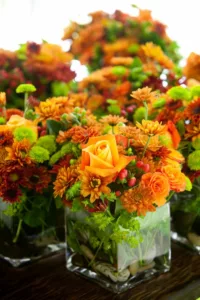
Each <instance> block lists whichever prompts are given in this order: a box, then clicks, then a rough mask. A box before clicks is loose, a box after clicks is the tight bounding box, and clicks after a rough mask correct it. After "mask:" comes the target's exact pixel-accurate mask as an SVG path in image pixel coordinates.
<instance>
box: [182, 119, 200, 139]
mask: <svg viewBox="0 0 200 300" xmlns="http://www.w3.org/2000/svg"><path fill="white" fill-rule="evenodd" d="M185 128H186V134H185V138H186V139H192V140H195V139H196V138H200V123H199V124H197V125H195V124H193V123H191V124H189V125H186V126H185Z"/></svg>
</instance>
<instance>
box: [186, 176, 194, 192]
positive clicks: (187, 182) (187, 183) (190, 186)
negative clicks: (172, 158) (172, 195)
mask: <svg viewBox="0 0 200 300" xmlns="http://www.w3.org/2000/svg"><path fill="white" fill-rule="evenodd" d="M185 179H186V187H185V190H186V191H191V190H192V182H191V181H190V179H189V178H188V177H187V176H186V178H185Z"/></svg>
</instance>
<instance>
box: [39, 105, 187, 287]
mask: <svg viewBox="0 0 200 300" xmlns="http://www.w3.org/2000/svg"><path fill="white" fill-rule="evenodd" d="M41 104H43V105H44V104H45V103H41ZM126 123H127V120H126V119H125V118H124V117H118V116H115V117H113V116H105V117H102V118H100V119H99V121H97V120H96V119H95V118H94V116H92V115H91V114H89V115H87V112H86V111H85V110H84V109H82V108H75V109H74V110H73V111H71V112H70V113H67V114H64V115H63V116H62V118H61V119H60V120H59V121H58V120H57V123H56V124H57V125H56V126H58V128H60V130H59V131H58V135H57V138H56V141H57V143H58V144H59V145H60V150H59V151H58V152H57V153H56V154H54V155H53V157H52V160H53V161H54V162H55V161H56V160H57V159H58V158H60V157H61V155H65V157H64V159H62V160H61V161H60V163H59V164H58V163H56V164H57V167H56V172H57V176H56V179H55V181H54V197H55V198H56V201H62V202H64V203H65V205H66V242H67V251H66V259H67V268H68V269H69V270H70V271H73V272H76V273H79V274H82V275H84V276H86V277H88V278H91V279H93V280H95V281H97V282H98V283H100V284H101V285H102V286H104V287H106V288H108V289H110V290H113V291H115V292H121V291H123V290H126V289H127V288H129V287H131V286H133V285H135V284H136V283H137V282H138V280H139V281H141V280H143V279H145V278H148V277H150V276H151V275H152V274H155V273H160V272H166V271H168V270H169V268H170V216H169V207H168V204H167V201H168V200H169V198H170V197H171V194H172V193H173V191H177V192H178V191H184V190H185V188H186V177H185V175H184V174H183V173H182V172H181V164H182V163H183V161H184V158H183V156H182V155H181V154H180V153H179V152H177V151H176V150H174V149H173V148H169V147H167V146H163V144H162V142H161V140H160V136H165V134H166V135H167V134H168V131H167V126H165V125H161V124H160V123H159V122H154V121H149V120H143V122H142V123H139V122H138V123H137V124H136V126H129V125H126ZM54 125H55V124H54Z"/></svg>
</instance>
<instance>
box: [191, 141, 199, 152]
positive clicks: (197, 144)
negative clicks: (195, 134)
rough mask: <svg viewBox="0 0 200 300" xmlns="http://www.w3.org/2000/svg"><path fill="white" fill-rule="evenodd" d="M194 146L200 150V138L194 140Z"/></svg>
mask: <svg viewBox="0 0 200 300" xmlns="http://www.w3.org/2000/svg"><path fill="white" fill-rule="evenodd" d="M192 147H193V148H194V149H195V150H200V138H197V139H195V140H194V141H192Z"/></svg>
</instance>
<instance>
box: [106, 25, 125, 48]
mask: <svg viewBox="0 0 200 300" xmlns="http://www.w3.org/2000/svg"><path fill="white" fill-rule="evenodd" d="M121 32H123V25H122V23H121V22H118V21H115V20H110V21H108V22H107V24H106V40H107V41H108V42H111V43H112V42H114V41H115V40H116V39H117V37H118V36H119V35H120V33H121Z"/></svg>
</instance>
